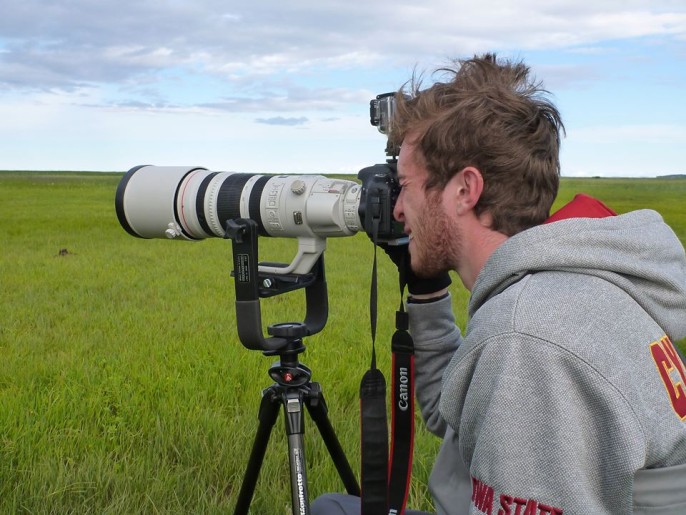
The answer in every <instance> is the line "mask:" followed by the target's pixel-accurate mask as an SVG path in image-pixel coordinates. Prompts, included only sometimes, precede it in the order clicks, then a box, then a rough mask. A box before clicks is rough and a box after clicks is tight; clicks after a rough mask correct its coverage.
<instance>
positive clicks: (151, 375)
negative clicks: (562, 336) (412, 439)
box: [0, 172, 686, 514]
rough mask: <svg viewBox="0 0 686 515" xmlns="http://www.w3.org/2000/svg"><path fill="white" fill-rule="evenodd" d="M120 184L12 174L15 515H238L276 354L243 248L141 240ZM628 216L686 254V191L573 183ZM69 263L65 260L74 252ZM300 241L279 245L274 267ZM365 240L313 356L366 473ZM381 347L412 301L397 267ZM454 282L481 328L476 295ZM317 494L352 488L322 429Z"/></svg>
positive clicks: (288, 305) (2, 206) (312, 440)
mask: <svg viewBox="0 0 686 515" xmlns="http://www.w3.org/2000/svg"><path fill="white" fill-rule="evenodd" d="M120 177H121V175H120V174H97V173H66V172H60V173H28V172H12V173H10V172H3V173H0V234H2V242H1V243H0V248H1V249H2V250H1V252H0V290H1V291H2V300H1V301H0V512H2V513H226V512H227V511H229V512H230V511H231V510H232V509H233V504H234V502H235V499H236V495H237V491H238V489H239V488H240V484H241V479H242V475H243V472H244V467H245V464H246V463H247V460H248V454H249V451H250V447H251V445H252V439H253V436H254V430H255V428H256V427H257V420H256V415H257V409H258V407H259V403H260V397H261V390H262V389H263V388H265V387H266V386H268V385H269V384H271V379H270V378H269V377H268V375H267V369H268V368H269V366H270V364H271V362H272V361H273V360H272V358H267V357H265V356H263V355H262V354H261V353H259V352H254V351H249V350H246V349H245V348H244V347H243V346H242V345H241V344H240V342H239V341H238V339H237V336H236V324H235V316H234V304H233V297H234V295H233V281H232V279H231V278H230V272H231V268H232V266H231V245H230V243H229V242H227V241H220V240H213V241H204V242H200V243H178V242H167V241H161V240H139V239H137V238H132V237H130V236H129V235H128V234H126V233H125V232H124V231H123V230H122V229H121V228H120V227H119V224H118V222H117V219H116V216H115V215H114V209H113V197H114V191H115V189H116V186H117V184H118V182H119V179H120ZM577 191H585V192H587V193H590V194H592V195H596V196H598V197H600V198H603V199H604V200H605V201H607V203H608V204H609V205H610V206H612V207H613V208H615V209H616V210H618V211H620V212H624V211H628V210H630V209H635V208H636V207H652V208H655V209H657V210H659V211H660V212H661V213H662V214H663V215H664V216H665V218H666V220H667V221H668V222H669V223H670V224H671V225H672V227H673V228H674V229H675V231H676V232H677V234H678V235H679V237H680V238H681V240H682V242H684V241H686V213H684V209H683V207H682V205H683V200H682V199H683V198H684V197H685V196H686V195H685V194H686V180H657V179H649V180H637V179H632V180H620V179H593V180H581V179H566V180H564V181H563V187H562V191H561V193H560V202H563V201H566V200H568V199H569V198H571V196H572V195H573V193H575V192H577ZM61 249H67V251H68V252H67V253H66V255H60V250H61ZM294 252H295V242H294V241H292V240H280V239H269V238H263V239H261V240H260V253H261V258H263V259H266V260H277V261H279V260H281V261H289V260H290V257H291V256H292V255H293V254H294ZM372 252H373V249H372V248H371V245H370V244H369V242H368V241H367V239H366V238H365V237H364V236H357V237H354V238H343V239H331V240H329V242H328V250H327V253H326V256H327V258H326V259H327V270H326V273H327V280H328V284H329V303H330V311H329V321H328V324H327V327H326V328H325V330H324V331H322V332H321V333H320V334H318V335H315V336H312V337H310V338H308V339H307V340H306V344H307V352H306V353H305V354H304V355H303V356H302V358H301V359H302V361H303V362H304V363H306V364H307V365H308V366H309V367H310V368H312V370H313V372H314V377H313V380H315V381H320V382H321V384H322V386H323V388H324V393H325V396H326V399H327V402H328V405H329V408H330V413H329V415H330V418H331V421H332V423H333V425H334V427H335V429H336V432H337V434H338V436H339V438H340V440H341V442H342V444H343V447H344V449H345V451H346V453H347V454H348V457H349V459H350V461H351V464H352V466H353V469H354V470H356V471H357V470H359V449H358V439H359V419H358V393H357V391H358V387H359V381H360V378H361V376H362V374H363V372H364V370H365V369H366V368H367V367H368V364H369V352H370V340H369V319H368V299H369V291H368V288H369V278H370V269H371V259H372ZM379 273H380V278H379V288H380V292H382V295H381V298H380V301H379V312H380V314H381V315H380V319H379V329H378V334H379V340H380V343H379V347H380V348H381V349H382V351H381V353H380V359H381V364H380V366H381V367H383V370H385V371H387V370H388V366H389V355H388V352H386V350H385V349H387V347H388V345H387V343H386V339H387V338H388V337H389V335H390V334H391V332H392V323H393V313H394V311H395V308H396V304H397V298H396V297H397V295H396V292H395V288H396V286H395V285H396V283H395V281H396V279H395V275H394V270H393V268H392V266H391V265H390V264H389V263H388V262H387V261H386V260H385V259H382V262H381V264H380V270H379ZM458 282H459V281H455V285H454V287H453V292H454V295H455V311H456V313H457V316H458V321H459V323H460V324H461V325H462V326H464V324H465V321H466V320H465V305H466V302H467V293H466V292H465V291H464V290H463V289H461V288H460V287H459V286H457V283H458ZM262 308H263V319H264V322H265V324H267V323H274V322H283V321H299V320H301V319H302V316H303V315H304V302H303V296H302V292H294V293H291V294H287V295H282V296H279V297H276V298H272V299H265V300H263V301H262ZM306 427H307V430H306V435H305V445H306V450H307V460H308V471H309V483H310V485H309V486H310V494H311V496H312V497H314V496H316V495H319V494H321V493H323V492H326V491H340V490H341V489H342V485H341V484H340V481H339V480H338V478H337V476H336V473H335V470H334V468H333V465H332V464H331V462H330V459H329V457H328V454H327V452H326V450H325V448H324V446H323V443H322V441H321V438H319V435H318V434H317V432H316V429H315V427H314V425H313V424H312V423H311V421H310V420H309V418H307V420H306ZM439 443H440V442H439V441H438V439H436V438H434V437H432V436H430V435H428V434H427V433H426V432H425V431H424V430H423V427H422V424H421V422H419V423H418V435H417V444H416V453H415V467H414V480H413V485H412V492H411V497H410V505H411V506H413V507H415V508H419V509H422V508H423V509H430V508H431V505H430V500H429V495H428V493H427V490H426V481H427V478H428V474H429V472H430V470H431V466H432V463H433V457H434V456H435V453H436V450H437V448H438V445H439ZM289 505H290V490H289V477H288V463H287V448H286V438H285V434H284V430H283V420H282V416H280V417H279V421H278V422H277V425H276V426H275V429H274V433H273V435H272V438H271V441H270V444H269V448H268V450H267V456H266V459H265V463H264V466H263V469H262V474H261V477H260V481H259V483H258V485H257V489H256V494H255V498H254V500H253V504H252V508H253V509H252V512H253V513H256V514H273V513H290V508H289Z"/></svg>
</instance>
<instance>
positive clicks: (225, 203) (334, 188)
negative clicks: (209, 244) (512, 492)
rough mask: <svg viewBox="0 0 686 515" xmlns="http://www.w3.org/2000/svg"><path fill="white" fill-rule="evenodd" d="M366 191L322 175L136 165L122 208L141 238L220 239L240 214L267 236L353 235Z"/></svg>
mask: <svg viewBox="0 0 686 515" xmlns="http://www.w3.org/2000/svg"><path fill="white" fill-rule="evenodd" d="M361 189H362V188H361V187H360V185H358V184H357V183H355V182H353V181H348V180H344V179H330V178H327V177H324V176H321V175H259V174H249V173H235V172H212V171H210V170H207V169H206V168H201V167H184V166H137V167H135V168H132V169H131V170H129V171H128V172H127V173H126V174H125V175H124V177H123V178H122V180H121V181H120V183H119V186H118V188H117V192H116V196H115V209H116V212H117V217H118V219H119V223H120V224H121V226H122V227H123V228H124V229H125V230H126V231H127V232H128V233H129V234H131V235H134V236H138V237H141V238H181V239H187V240H198V239H204V238H209V237H220V238H221V237H224V233H225V223H226V221H227V220H232V219H237V218H250V219H252V220H254V221H255V222H257V224H258V228H259V232H260V234H261V235H264V236H278V237H313V236H318V237H335V236H351V235H353V234H355V233H356V232H357V231H359V230H360V228H361V223H360V217H359V213H358V208H359V204H360V195H361Z"/></svg>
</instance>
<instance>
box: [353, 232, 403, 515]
mask: <svg viewBox="0 0 686 515" xmlns="http://www.w3.org/2000/svg"><path fill="white" fill-rule="evenodd" d="M372 232H373V241H374V263H373V266H372V281H371V291H370V299H369V300H370V302H369V310H370V320H371V334H372V359H371V366H370V369H369V370H368V371H367V372H366V373H365V374H364V376H363V378H362V382H361V385H360V413H361V431H362V437H361V445H362V457H361V458H362V459H361V461H362V467H361V468H362V473H361V484H362V488H361V490H362V501H361V513H362V515H379V514H386V513H388V514H402V513H404V510H405V504H406V503H407V496H408V493H409V486H410V477H411V474H412V450H413V447H414V345H413V342H412V337H411V336H410V334H409V332H408V331H407V329H408V325H409V323H408V316H407V313H406V312H405V309H404V304H403V301H402V296H403V292H404V289H405V284H404V274H403V273H402V270H401V271H400V274H399V276H400V308H399V310H398V312H397V313H396V331H395V334H394V335H393V338H392V340H391V348H392V352H393V360H392V362H393V373H392V383H391V384H392V391H393V399H392V403H391V406H392V408H391V410H392V411H391V456H390V465H389V452H388V426H387V417H386V380H385V378H384V376H383V373H382V372H381V371H380V370H379V369H378V368H377V366H376V319H377V258H376V249H377V245H376V237H377V232H378V223H375V224H374V230H373V231H372Z"/></svg>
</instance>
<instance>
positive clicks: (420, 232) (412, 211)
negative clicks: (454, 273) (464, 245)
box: [393, 139, 460, 277]
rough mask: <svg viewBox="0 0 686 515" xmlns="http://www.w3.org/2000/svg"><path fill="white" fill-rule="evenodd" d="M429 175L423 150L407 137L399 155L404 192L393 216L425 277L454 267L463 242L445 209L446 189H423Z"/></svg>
mask: <svg viewBox="0 0 686 515" xmlns="http://www.w3.org/2000/svg"><path fill="white" fill-rule="evenodd" d="M428 176H429V174H428V171H427V169H426V165H425V164H424V158H423V156H422V155H421V151H420V150H419V149H418V148H417V147H416V146H415V145H414V144H412V143H409V142H408V141H407V139H406V140H405V142H403V145H402V146H401V148H400V154H399V156H398V179H399V182H400V186H401V191H400V196H399V197H398V200H397V202H396V204H395V209H394V210H393V216H394V217H395V219H396V220H398V221H399V222H402V223H403V224H404V226H405V232H406V233H407V235H408V236H409V237H410V245H409V250H410V257H411V264H412V270H413V271H414V272H415V274H417V275H419V276H424V277H431V276H435V275H437V274H438V273H440V272H444V271H446V270H449V269H451V268H453V266H452V265H453V260H454V259H455V257H456V254H455V251H456V249H457V245H459V241H460V238H459V229H458V228H457V227H456V226H455V224H454V223H452V220H451V219H450V218H449V217H448V216H447V213H446V210H445V209H444V203H443V191H442V190H440V189H433V190H426V189H425V188H424V185H425V183H426V180H427V179H428Z"/></svg>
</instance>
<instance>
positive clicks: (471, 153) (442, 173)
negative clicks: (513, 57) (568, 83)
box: [391, 54, 564, 236]
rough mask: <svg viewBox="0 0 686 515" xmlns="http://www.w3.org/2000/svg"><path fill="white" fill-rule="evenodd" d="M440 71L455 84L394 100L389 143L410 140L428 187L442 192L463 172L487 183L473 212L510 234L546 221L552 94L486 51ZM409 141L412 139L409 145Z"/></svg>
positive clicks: (554, 173)
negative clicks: (474, 173)
mask: <svg viewBox="0 0 686 515" xmlns="http://www.w3.org/2000/svg"><path fill="white" fill-rule="evenodd" d="M457 65H458V66H457V67H456V69H442V70H439V71H441V72H445V73H447V74H449V78H450V80H448V81H446V82H436V83H435V84H433V85H432V86H431V87H429V88H427V89H424V90H422V89H420V86H421V84H420V81H419V80H413V81H412V82H411V83H410V85H409V88H410V91H404V90H401V91H400V92H399V93H398V94H397V95H396V111H395V115H394V118H393V128H392V132H391V139H392V142H393V143H395V144H400V145H402V143H403V141H406V139H407V140H410V139H411V141H412V143H413V145H414V146H415V147H416V150H417V151H419V153H420V154H421V158H422V159H423V161H424V165H425V166H426V170H427V172H428V177H427V180H426V182H425V187H426V188H427V189H428V190H433V189H438V190H441V189H443V188H444V187H445V186H446V185H447V184H448V182H449V181H450V180H451V179H452V178H453V177H454V176H455V175H457V174H458V173H460V172H461V171H462V170H464V169H465V168H468V167H473V168H474V169H476V170H478V171H479V172H480V174H481V176H482V178H483V191H482V192H481V194H480V197H479V199H478V202H477V203H476V205H475V206H474V211H475V214H476V215H481V214H483V213H488V214H489V216H490V219H491V222H490V223H491V227H490V228H491V229H492V230H494V231H498V232H500V233H502V234H504V235H506V236H512V235H514V234H516V233H518V232H520V231H523V230H525V229H528V228H530V227H533V226H535V225H538V224H540V223H542V222H543V221H544V220H545V219H546V218H547V217H548V216H549V213H550V206H551V205H552V203H553V200H554V199H555V196H556V195H557V189H558V186H559V174H560V163H559V147H560V132H561V131H564V127H563V125H562V121H561V119H560V115H559V113H558V111H557V109H556V108H555V106H554V105H553V104H552V103H550V102H549V101H548V100H546V99H545V98H544V96H545V94H546V93H547V92H546V91H545V90H543V89H541V88H540V85H539V84H538V83H535V82H533V81H532V79H531V78H530V77H529V69H528V67H526V66H525V65H524V64H523V63H521V62H518V63H512V62H508V61H500V60H497V59H496V57H495V56H494V55H491V54H486V55H484V56H482V57H475V58H473V59H470V60H466V61H459V62H458V63H457ZM406 142H407V141H406Z"/></svg>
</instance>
